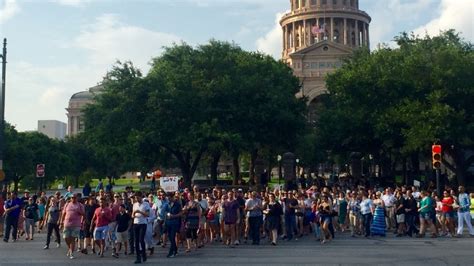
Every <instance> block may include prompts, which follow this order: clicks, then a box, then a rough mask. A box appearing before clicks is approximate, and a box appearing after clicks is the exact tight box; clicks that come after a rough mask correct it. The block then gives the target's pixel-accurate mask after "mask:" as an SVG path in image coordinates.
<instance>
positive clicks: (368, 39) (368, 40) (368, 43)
mask: <svg viewBox="0 0 474 266" xmlns="http://www.w3.org/2000/svg"><path fill="white" fill-rule="evenodd" d="M369 26H370V25H369V23H367V48H368V49H369V50H370V35H369V32H370V30H369Z"/></svg>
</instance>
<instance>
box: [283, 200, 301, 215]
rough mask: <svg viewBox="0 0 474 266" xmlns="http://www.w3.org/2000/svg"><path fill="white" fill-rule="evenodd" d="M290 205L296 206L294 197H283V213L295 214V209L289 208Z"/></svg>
mask: <svg viewBox="0 0 474 266" xmlns="http://www.w3.org/2000/svg"><path fill="white" fill-rule="evenodd" d="M290 206H294V207H296V206H298V201H297V200H296V199H290V198H286V199H285V208H286V212H285V214H295V209H293V208H290Z"/></svg>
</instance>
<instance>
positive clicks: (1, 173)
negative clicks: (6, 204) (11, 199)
mask: <svg viewBox="0 0 474 266" xmlns="http://www.w3.org/2000/svg"><path fill="white" fill-rule="evenodd" d="M3 180H5V172H4V171H3V170H0V182H2V181H3Z"/></svg>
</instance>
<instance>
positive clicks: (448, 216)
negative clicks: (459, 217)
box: [443, 212, 455, 219]
mask: <svg viewBox="0 0 474 266" xmlns="http://www.w3.org/2000/svg"><path fill="white" fill-rule="evenodd" d="M454 215H455V213H454V212H443V217H444V218H449V219H454Z"/></svg>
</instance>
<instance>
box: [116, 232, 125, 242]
mask: <svg viewBox="0 0 474 266" xmlns="http://www.w3.org/2000/svg"><path fill="white" fill-rule="evenodd" d="M115 235H116V236H117V240H115V243H126V242H128V231H127V230H125V231H124V232H117V233H115Z"/></svg>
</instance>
